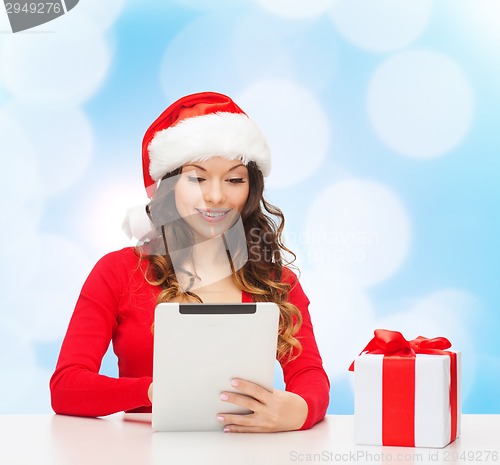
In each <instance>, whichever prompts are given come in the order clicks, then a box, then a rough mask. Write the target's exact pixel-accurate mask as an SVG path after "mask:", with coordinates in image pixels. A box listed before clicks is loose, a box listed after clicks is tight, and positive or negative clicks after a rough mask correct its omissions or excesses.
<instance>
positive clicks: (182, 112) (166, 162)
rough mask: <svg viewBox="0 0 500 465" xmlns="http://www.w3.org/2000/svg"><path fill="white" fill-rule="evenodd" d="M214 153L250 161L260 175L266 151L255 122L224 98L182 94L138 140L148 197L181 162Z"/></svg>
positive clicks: (265, 164) (264, 169)
mask: <svg viewBox="0 0 500 465" xmlns="http://www.w3.org/2000/svg"><path fill="white" fill-rule="evenodd" d="M214 156H218V157H223V158H227V159H229V160H241V161H242V162H243V163H244V164H245V165H246V164H248V162H251V161H253V162H255V163H256V164H257V166H258V167H259V169H260V170H261V171H262V174H263V175H264V176H267V175H268V174H269V171H270V169H271V155H270V151H269V147H268V145H267V142H266V139H265V138H264V135H263V134H262V132H261V131H260V129H259V128H258V127H257V125H256V124H255V123H254V122H253V121H252V120H251V119H250V118H249V117H248V116H247V115H246V114H245V113H244V112H243V110H242V109H241V108H240V107H238V105H236V103H234V102H233V101H232V100H231V99H230V98H229V97H227V96H226V95H222V94H217V93H215V92H200V93H198V94H192V95H187V96H186V97H183V98H181V99H179V100H177V101H176V102H175V103H173V104H172V105H170V106H169V107H168V108H167V109H166V110H165V111H164V112H163V113H162V114H161V115H160V116H159V117H158V118H157V119H156V121H154V122H153V124H152V125H151V126H150V127H149V128H148V130H147V131H146V134H145V135H144V139H143V141H142V167H143V172H144V185H145V187H146V191H147V192H148V196H149V197H151V196H152V195H153V193H154V191H155V188H154V186H155V185H156V183H157V182H158V181H159V180H160V179H161V178H162V177H163V176H165V175H166V174H167V173H169V172H171V171H174V170H175V169H177V168H179V167H181V166H182V165H183V164H184V163H187V162H193V161H202V160H207V159H209V158H211V157H214Z"/></svg>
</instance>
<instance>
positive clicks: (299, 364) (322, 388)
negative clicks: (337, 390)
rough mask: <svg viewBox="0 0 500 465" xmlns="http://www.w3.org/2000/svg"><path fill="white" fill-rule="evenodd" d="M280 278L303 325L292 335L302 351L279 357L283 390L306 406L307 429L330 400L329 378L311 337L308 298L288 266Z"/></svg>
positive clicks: (319, 415) (317, 419) (304, 427)
mask: <svg viewBox="0 0 500 465" xmlns="http://www.w3.org/2000/svg"><path fill="white" fill-rule="evenodd" d="M283 281H285V282H288V283H290V285H291V290H290V293H289V301H290V302H291V303H293V304H294V305H295V306H296V307H297V308H298V309H299V310H300V313H301V314H302V326H301V328H300V330H299V332H298V334H297V335H296V336H295V337H296V338H297V339H298V340H299V341H300V343H301V345H302V352H301V353H300V355H299V356H298V357H297V358H295V359H294V360H292V361H290V362H288V363H286V362H283V361H281V360H280V363H281V366H282V368H283V376H284V381H285V386H286V390H287V391H289V392H293V393H295V394H298V395H299V396H301V397H302V398H303V399H304V400H305V401H306V402H307V406H308V408H309V410H308V415H307V419H306V421H305V423H304V424H303V425H302V427H301V429H303V430H304V429H308V428H310V427H311V426H313V425H314V424H316V423H317V422H319V421H321V420H322V419H323V418H324V416H325V414H326V410H327V408H328V404H329V400H330V382H329V380H328V376H327V374H326V372H325V370H324V369H323V362H322V360H321V356H320V354H319V351H318V346H317V344H316V339H315V337H314V332H313V327H312V323H311V317H310V315H309V309H308V307H309V299H308V298H307V296H306V295H305V294H304V291H303V290H302V287H301V285H300V283H299V281H298V279H297V276H296V275H295V274H294V273H293V272H292V271H291V270H289V269H285V270H284V274H283Z"/></svg>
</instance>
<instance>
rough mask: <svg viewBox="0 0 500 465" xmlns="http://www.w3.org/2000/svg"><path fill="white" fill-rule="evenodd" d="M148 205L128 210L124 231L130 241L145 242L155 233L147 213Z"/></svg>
mask: <svg viewBox="0 0 500 465" xmlns="http://www.w3.org/2000/svg"><path fill="white" fill-rule="evenodd" d="M146 205H147V203H145V204H142V205H136V206H135V207H130V208H129V209H128V210H127V214H126V216H125V219H124V220H123V223H122V229H123V231H124V232H125V234H126V235H127V236H128V238H129V239H132V238H135V239H137V240H144V239H145V238H146V237H148V236H149V235H150V234H151V233H152V232H153V230H154V226H153V223H151V220H150V219H149V216H148V214H147V213H146Z"/></svg>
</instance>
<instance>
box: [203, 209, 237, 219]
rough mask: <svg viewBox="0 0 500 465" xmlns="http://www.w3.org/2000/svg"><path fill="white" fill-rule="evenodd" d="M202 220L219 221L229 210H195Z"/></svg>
mask: <svg viewBox="0 0 500 465" xmlns="http://www.w3.org/2000/svg"><path fill="white" fill-rule="evenodd" d="M196 211H197V212H198V213H200V214H201V215H202V216H203V217H204V218H208V219H221V218H223V217H224V216H226V215H227V214H228V213H229V212H230V211H231V210H200V209H198V208H197V209H196Z"/></svg>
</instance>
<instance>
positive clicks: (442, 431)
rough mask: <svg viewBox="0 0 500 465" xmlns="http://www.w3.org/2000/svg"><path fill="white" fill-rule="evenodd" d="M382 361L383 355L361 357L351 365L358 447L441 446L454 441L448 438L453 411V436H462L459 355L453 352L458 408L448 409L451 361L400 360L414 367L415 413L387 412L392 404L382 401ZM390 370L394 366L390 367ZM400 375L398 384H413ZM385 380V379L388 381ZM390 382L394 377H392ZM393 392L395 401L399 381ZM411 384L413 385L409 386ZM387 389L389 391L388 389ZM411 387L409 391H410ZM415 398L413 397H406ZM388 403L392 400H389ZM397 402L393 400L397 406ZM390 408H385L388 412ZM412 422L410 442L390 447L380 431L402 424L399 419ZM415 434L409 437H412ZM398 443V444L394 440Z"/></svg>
mask: <svg viewBox="0 0 500 465" xmlns="http://www.w3.org/2000/svg"><path fill="white" fill-rule="evenodd" d="M384 357H386V358H391V357H392V356H387V355H385V356H384V355H383V354H363V355H360V356H358V357H356V359H355V362H354V422H355V427H354V436H355V437H354V439H355V442H356V443H357V444H370V445H388V446H390V445H398V446H414V447H444V446H446V445H447V444H449V443H450V442H451V441H453V440H454V439H455V437H452V424H453V422H452V412H454V413H455V418H454V420H455V422H456V437H458V436H459V434H460V412H461V401H460V397H461V396H460V380H461V353H460V352H456V359H457V369H456V376H457V379H456V408H454V406H452V396H451V395H450V394H451V392H450V386H451V384H450V382H451V376H452V375H451V372H450V365H451V357H450V355H447V354H443V355H427V354H417V355H416V356H414V357H399V359H400V360H401V359H407V362H408V363H410V364H414V377H415V382H414V387H413V389H414V412H408V411H402V410H408V409H400V410H399V411H398V410H397V409H396V410H394V409H393V410H392V412H391V411H390V406H387V405H385V406H384V405H383V402H382V399H383V397H384V391H383V390H384V386H383V379H384V372H383V370H384V369H388V365H387V364H386V365H385V368H384ZM392 369H394V368H392ZM404 378H405V375H404V371H403V373H402V375H401V377H400V379H401V384H402V385H405V384H406V385H408V384H409V383H411V381H408V380H407V379H406V380H405V379H404ZM386 379H387V378H386ZM393 379H397V374H396V377H395V378H393ZM393 384H394V385H393V386H391V392H394V393H395V394H396V395H395V396H394V397H397V394H398V389H399V388H398V385H399V382H396V383H393ZM411 384H413V383H411ZM386 389H388V387H387V386H386ZM413 389H411V390H413ZM409 395H410V396H411V397H412V398H413V395H412V394H411V393H409ZM386 401H388V402H389V403H390V402H391V396H390V395H389V397H387V392H386ZM396 403H397V402H396ZM388 409H389V410H388ZM405 417H409V418H410V419H411V418H413V417H414V418H413V420H414V421H413V422H411V423H413V424H406V426H403V429H405V428H406V429H407V430H408V431H406V432H405V434H406V436H408V435H410V436H413V443H412V441H409V442H408V443H405V444H401V443H391V442H393V439H392V438H391V437H390V435H389V437H387V434H384V431H387V430H389V429H390V427H391V421H392V420H391V418H392V419H396V421H395V422H394V423H393V425H394V424H398V425H401V424H404V423H405V421H403V420H402V419H403V418H405ZM412 430H413V433H412ZM396 442H398V441H396Z"/></svg>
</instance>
